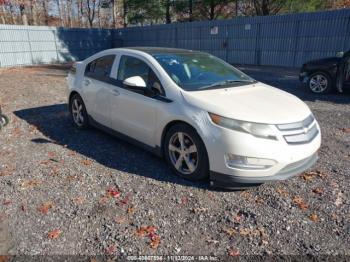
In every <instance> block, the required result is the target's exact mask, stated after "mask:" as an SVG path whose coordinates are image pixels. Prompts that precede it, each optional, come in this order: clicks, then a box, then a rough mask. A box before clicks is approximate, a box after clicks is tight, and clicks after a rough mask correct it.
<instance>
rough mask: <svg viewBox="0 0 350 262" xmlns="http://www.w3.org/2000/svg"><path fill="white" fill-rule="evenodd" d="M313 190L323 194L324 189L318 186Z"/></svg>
mask: <svg viewBox="0 0 350 262" xmlns="http://www.w3.org/2000/svg"><path fill="white" fill-rule="evenodd" d="M312 192H313V193H315V194H317V195H322V194H323V192H324V190H323V189H322V188H320V187H316V188H314V189H312Z"/></svg>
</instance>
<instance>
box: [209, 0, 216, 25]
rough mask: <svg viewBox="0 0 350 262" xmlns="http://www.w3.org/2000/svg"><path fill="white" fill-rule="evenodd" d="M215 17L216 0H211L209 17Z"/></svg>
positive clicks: (212, 18) (211, 18)
mask: <svg viewBox="0 0 350 262" xmlns="http://www.w3.org/2000/svg"><path fill="white" fill-rule="evenodd" d="M214 17H215V4H214V1H213V0H211V1H210V14H209V19H210V20H214Z"/></svg>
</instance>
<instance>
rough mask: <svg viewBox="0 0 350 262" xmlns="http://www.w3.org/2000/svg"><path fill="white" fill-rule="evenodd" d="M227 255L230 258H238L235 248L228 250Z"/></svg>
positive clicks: (237, 251)
mask: <svg viewBox="0 0 350 262" xmlns="http://www.w3.org/2000/svg"><path fill="white" fill-rule="evenodd" d="M227 254H228V255H229V256H230V257H237V256H239V255H240V254H239V250H238V249H237V248H233V247H231V248H229V249H228V251H227Z"/></svg>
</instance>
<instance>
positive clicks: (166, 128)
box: [160, 120, 209, 159]
mask: <svg viewBox="0 0 350 262" xmlns="http://www.w3.org/2000/svg"><path fill="white" fill-rule="evenodd" d="M177 124H185V125H187V126H189V127H190V128H192V129H193V130H194V131H195V132H196V133H197V135H198V137H199V138H200V139H201V140H202V142H203V145H204V146H205V151H206V154H207V156H208V150H207V148H206V143H205V142H204V140H203V138H202V136H201V134H200V132H198V131H197V129H196V128H195V127H194V126H193V125H191V124H190V123H188V122H186V121H184V120H172V121H170V122H169V123H167V124H166V125H165V127H164V128H163V131H162V135H161V140H160V150H161V154H162V155H164V146H165V145H164V140H165V136H166V134H167V132H168V131H169V130H170V128H171V127H173V126H174V125H177ZM208 157H209V156H208ZM208 159H209V158H208Z"/></svg>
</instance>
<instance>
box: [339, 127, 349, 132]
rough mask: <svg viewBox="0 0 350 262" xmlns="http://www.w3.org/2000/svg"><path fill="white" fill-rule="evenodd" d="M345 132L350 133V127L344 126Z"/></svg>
mask: <svg viewBox="0 0 350 262" xmlns="http://www.w3.org/2000/svg"><path fill="white" fill-rule="evenodd" d="M341 130H342V131H343V132H344V133H350V127H346V128H342V129H341Z"/></svg>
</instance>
